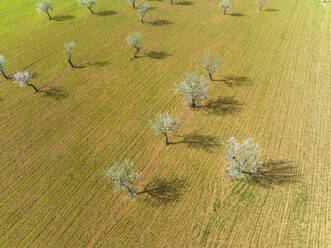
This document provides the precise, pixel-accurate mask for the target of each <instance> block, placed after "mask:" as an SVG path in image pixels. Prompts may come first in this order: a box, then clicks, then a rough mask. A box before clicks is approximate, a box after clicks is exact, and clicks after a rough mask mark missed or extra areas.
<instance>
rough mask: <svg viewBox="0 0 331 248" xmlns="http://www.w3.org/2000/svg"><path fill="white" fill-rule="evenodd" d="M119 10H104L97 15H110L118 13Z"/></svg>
mask: <svg viewBox="0 0 331 248" xmlns="http://www.w3.org/2000/svg"><path fill="white" fill-rule="evenodd" d="M116 14H117V12H116V11H113V10H104V11H100V12H98V13H97V15H99V16H110V15H116Z"/></svg>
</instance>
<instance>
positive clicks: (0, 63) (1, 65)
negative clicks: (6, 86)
mask: <svg viewBox="0 0 331 248" xmlns="http://www.w3.org/2000/svg"><path fill="white" fill-rule="evenodd" d="M5 67H6V59H5V57H4V56H3V55H1V54H0V71H1V74H2V76H3V77H4V78H5V79H9V77H7V75H6V73H5V72H4V71H3V70H4V69H5Z"/></svg>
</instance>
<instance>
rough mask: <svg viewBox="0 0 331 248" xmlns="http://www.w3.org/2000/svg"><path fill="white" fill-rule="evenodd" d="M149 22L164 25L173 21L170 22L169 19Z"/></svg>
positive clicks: (154, 24)
mask: <svg viewBox="0 0 331 248" xmlns="http://www.w3.org/2000/svg"><path fill="white" fill-rule="evenodd" d="M148 24H150V25H153V26H164V25H170V24H173V23H172V22H169V21H168V20H156V21H153V22H148Z"/></svg>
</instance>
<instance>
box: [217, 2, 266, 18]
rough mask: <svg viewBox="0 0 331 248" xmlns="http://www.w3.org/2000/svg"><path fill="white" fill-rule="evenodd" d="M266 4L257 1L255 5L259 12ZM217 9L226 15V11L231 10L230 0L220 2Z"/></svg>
mask: <svg viewBox="0 0 331 248" xmlns="http://www.w3.org/2000/svg"><path fill="white" fill-rule="evenodd" d="M266 3H267V0H257V4H258V5H259V9H260V11H262V10H263V6H264V5H265V4H266ZM218 8H219V9H223V10H224V15H226V13H227V11H228V10H230V9H231V8H232V5H231V2H230V0H222V1H221V2H220V3H219V5H218Z"/></svg>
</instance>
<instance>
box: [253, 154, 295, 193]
mask: <svg viewBox="0 0 331 248" xmlns="http://www.w3.org/2000/svg"><path fill="white" fill-rule="evenodd" d="M248 182H249V183H251V184H257V185H259V186H263V187H270V186H271V185H286V184H293V183H300V182H301V180H300V175H298V173H297V167H296V166H295V165H293V163H292V162H290V161H288V160H269V161H267V162H265V163H264V165H263V168H262V171H261V172H260V174H259V175H258V176H256V177H251V178H249V179H248Z"/></svg>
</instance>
